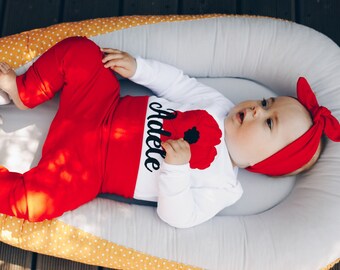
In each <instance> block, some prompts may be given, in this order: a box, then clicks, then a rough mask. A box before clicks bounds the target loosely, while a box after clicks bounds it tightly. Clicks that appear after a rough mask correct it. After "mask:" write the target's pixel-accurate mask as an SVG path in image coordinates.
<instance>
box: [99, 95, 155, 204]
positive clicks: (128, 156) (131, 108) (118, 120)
mask: <svg viewBox="0 0 340 270" xmlns="http://www.w3.org/2000/svg"><path fill="white" fill-rule="evenodd" d="M148 99H149V97H147V96H142V97H130V96H127V97H124V98H122V99H121V101H120V102H119V104H118V106H117V108H116V110H115V112H114V118H113V119H112V121H111V123H112V124H111V126H110V130H108V131H107V132H108V142H107V143H106V144H107V149H108V151H107V158H106V164H107V166H106V169H105V175H104V179H105V181H104V182H103V186H102V188H101V192H102V193H111V194H117V195H121V196H124V197H128V198H133V195H134V191H135V187H136V180H137V175H138V168H139V163H140V158H141V149H142V144H143V136H142V135H143V131H144V123H145V116H146V109H147V104H148Z"/></svg>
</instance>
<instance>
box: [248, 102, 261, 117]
mask: <svg viewBox="0 0 340 270" xmlns="http://www.w3.org/2000/svg"><path fill="white" fill-rule="evenodd" d="M250 110H251V112H252V116H253V117H259V116H260V115H261V113H262V112H263V109H262V107H261V106H259V105H256V106H252V107H250Z"/></svg>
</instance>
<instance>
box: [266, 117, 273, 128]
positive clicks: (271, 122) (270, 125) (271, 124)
mask: <svg viewBox="0 0 340 270" xmlns="http://www.w3.org/2000/svg"><path fill="white" fill-rule="evenodd" d="M266 123H267V126H268V127H269V129H272V128H273V120H272V119H270V118H268V119H267V120H266Z"/></svg>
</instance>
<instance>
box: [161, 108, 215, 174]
mask: <svg viewBox="0 0 340 270" xmlns="http://www.w3.org/2000/svg"><path fill="white" fill-rule="evenodd" d="M174 114H175V115H176V117H175V118H174V119H171V120H167V119H164V121H163V129H164V130H166V131H168V132H169V133H171V134H170V136H165V135H163V134H162V135H161V140H162V141H166V140H168V139H173V140H177V139H180V138H183V139H184V140H186V141H187V142H188V143H189V144H190V151H191V159H190V168H192V169H200V170H203V169H206V168H208V167H209V166H210V164H211V163H212V162H213V161H214V159H215V156H216V154H217V150H216V147H215V146H216V145H218V144H219V143H220V142H221V136H222V132H221V130H220V129H219V127H218V124H217V123H216V121H215V119H214V118H213V117H212V116H211V115H210V114H209V113H207V112H206V111H204V110H193V111H187V112H180V111H175V112H174Z"/></svg>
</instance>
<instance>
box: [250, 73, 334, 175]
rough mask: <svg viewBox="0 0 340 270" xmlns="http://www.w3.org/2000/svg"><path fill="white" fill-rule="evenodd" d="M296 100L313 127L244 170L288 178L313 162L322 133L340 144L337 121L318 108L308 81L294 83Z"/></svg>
mask: <svg viewBox="0 0 340 270" xmlns="http://www.w3.org/2000/svg"><path fill="white" fill-rule="evenodd" d="M297 98H298V100H299V101H300V102H301V104H302V105H304V106H305V107H306V108H307V110H308V111H309V112H310V113H311V116H312V119H313V126H312V127H311V128H310V129H309V130H308V131H307V132H306V133H305V134H303V135H302V136H301V137H300V138H298V139H297V140H295V141H294V142H292V143H291V144H289V145H287V146H286V147H284V148H283V149H281V150H280V151H278V152H277V153H275V154H274V155H272V156H270V157H269V158H267V159H265V160H263V161H261V162H259V163H257V164H255V165H254V166H251V167H248V168H246V169H247V170H249V171H252V172H257V173H262V174H267V175H273V176H278V175H284V174H288V173H291V172H294V171H295V170H297V169H299V168H301V167H302V166H304V165H305V164H307V163H308V162H309V161H310V160H311V159H312V157H313V156H314V154H315V153H316V151H317V149H318V146H319V143H320V139H321V136H322V134H323V133H324V134H325V135H326V136H327V137H328V138H330V139H331V140H333V141H336V142H339V141H340V124H339V121H338V120H337V119H336V118H335V117H334V116H332V114H331V112H330V111H329V110H328V109H327V108H325V107H323V106H319V104H318V102H317V99H316V97H315V95H314V93H313V91H312V89H311V87H310V86H309V84H308V82H307V80H306V79H305V78H302V77H301V78H299V80H298V83H297Z"/></svg>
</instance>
